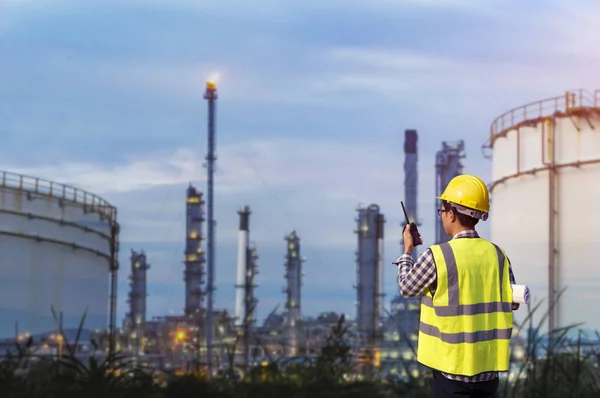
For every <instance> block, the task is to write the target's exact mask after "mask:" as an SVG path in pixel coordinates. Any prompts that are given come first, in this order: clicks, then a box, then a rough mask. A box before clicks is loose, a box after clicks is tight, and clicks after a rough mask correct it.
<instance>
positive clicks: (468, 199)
mask: <svg viewBox="0 0 600 398" xmlns="http://www.w3.org/2000/svg"><path fill="white" fill-rule="evenodd" d="M436 199H441V200H445V201H447V202H452V203H454V204H457V205H460V206H463V207H466V208H468V209H473V210H477V211H478V212H482V213H489V211H490V194H489V192H488V189H487V186H486V185H485V183H484V182H483V181H482V180H481V179H480V178H479V177H475V176H474V175H470V174H461V175H458V176H456V177H454V178H453V179H452V180H451V181H450V182H449V183H448V186H447V187H446V189H445V190H444V193H442V195H441V196H439V197H436ZM478 212H477V213H478ZM478 215H479V214H475V217H476V218H482V217H478ZM485 218H487V217H485Z"/></svg>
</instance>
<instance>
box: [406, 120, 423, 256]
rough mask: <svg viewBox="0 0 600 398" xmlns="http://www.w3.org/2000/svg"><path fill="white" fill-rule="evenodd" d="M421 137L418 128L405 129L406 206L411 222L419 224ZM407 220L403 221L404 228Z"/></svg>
mask: <svg viewBox="0 0 600 398" xmlns="http://www.w3.org/2000/svg"><path fill="white" fill-rule="evenodd" d="M418 139H419V137H418V134H417V130H405V131H404V203H405V205H404V207H405V208H406V214H408V219H409V220H410V222H414V223H415V224H417V226H420V225H421V223H420V221H419V218H418V216H417V197H418V182H419V171H418V161H419V155H418V153H417V141H418ZM405 224H406V222H403V223H402V227H403V228H404V226H405ZM417 257H418V256H417V251H416V250H415V252H414V259H415V260H417Z"/></svg>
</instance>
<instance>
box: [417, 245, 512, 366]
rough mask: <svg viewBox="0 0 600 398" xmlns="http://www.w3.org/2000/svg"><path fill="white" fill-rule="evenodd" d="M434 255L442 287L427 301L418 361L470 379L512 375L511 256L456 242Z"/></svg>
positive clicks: (438, 247)
mask: <svg viewBox="0 0 600 398" xmlns="http://www.w3.org/2000/svg"><path fill="white" fill-rule="evenodd" d="M431 251H432V253H433V256H434V260H435V264H436V271H437V286H436V289H435V292H434V294H433V295H432V294H431V291H428V292H426V294H425V295H424V296H423V302H422V304H423V305H422V306H421V325H420V331H419V350H418V360H419V362H421V363H423V364H424V365H426V366H429V367H431V368H433V369H437V370H439V371H441V372H445V373H450V374H457V375H465V376H473V375H476V374H479V373H482V372H490V371H506V370H508V366H509V343H510V337H511V334H512V308H511V305H512V289H511V286H510V279H509V265H508V260H507V258H506V255H505V254H504V252H503V251H502V249H500V248H499V247H498V246H496V245H494V244H493V243H491V242H488V241H487V240H485V239H481V238H472V239H452V240H450V241H449V242H445V243H442V244H440V245H435V246H432V247H431Z"/></svg>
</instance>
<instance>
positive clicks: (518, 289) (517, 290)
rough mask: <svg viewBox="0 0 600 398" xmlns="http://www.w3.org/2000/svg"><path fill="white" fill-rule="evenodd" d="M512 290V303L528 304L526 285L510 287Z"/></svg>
mask: <svg viewBox="0 0 600 398" xmlns="http://www.w3.org/2000/svg"><path fill="white" fill-rule="evenodd" d="M510 286H511V287H512V290H513V303H518V304H529V287H528V286H527V285H510Z"/></svg>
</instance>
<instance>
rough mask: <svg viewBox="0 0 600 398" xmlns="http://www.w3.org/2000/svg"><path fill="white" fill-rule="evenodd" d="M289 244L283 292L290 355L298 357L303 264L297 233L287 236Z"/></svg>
mask: <svg viewBox="0 0 600 398" xmlns="http://www.w3.org/2000/svg"><path fill="white" fill-rule="evenodd" d="M285 241H286V243H287V253H286V256H285V260H286V261H285V279H286V280H287V287H286V288H285V289H284V290H283V292H284V293H286V302H285V308H286V313H287V314H286V315H287V316H286V327H287V331H288V337H289V355H296V354H297V352H298V329H299V326H300V325H299V323H300V320H301V312H300V310H301V297H302V296H301V294H302V291H301V288H302V275H303V274H302V262H303V259H302V257H301V256H300V238H299V237H298V235H296V231H292V232H291V233H290V234H288V235H286V236H285Z"/></svg>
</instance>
